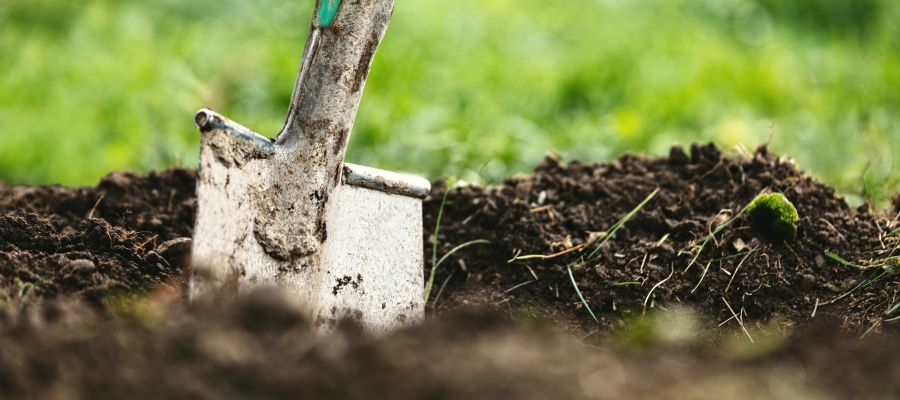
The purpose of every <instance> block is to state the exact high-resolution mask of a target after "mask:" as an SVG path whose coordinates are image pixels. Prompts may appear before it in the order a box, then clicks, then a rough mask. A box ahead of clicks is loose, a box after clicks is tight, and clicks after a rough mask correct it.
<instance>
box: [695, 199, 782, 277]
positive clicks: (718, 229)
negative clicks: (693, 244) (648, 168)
mask: <svg viewBox="0 0 900 400" xmlns="http://www.w3.org/2000/svg"><path fill="white" fill-rule="evenodd" d="M763 193H765V189H763V190H762V191H760V192H759V194H760V195H762V194H763ZM758 196H759V195H757V197H758ZM750 204H753V203H752V202H751V203H750ZM750 204H747V205H746V206H744V208H742V209H741V211H740V212H738V213H737V214H736V215H735V216H733V217H731V219H729V220H728V221H725V222H724V223H723V224H722V225H719V226H718V227H716V229H715V230H714V231H713V232H712V233H710V234H709V235H706V237H705V238H703V240H702V241H701V242H700V246H699V248H698V249H697V254H695V255H694V258H693V259H692V260H691V262H690V263H688V266H687V267H685V268H684V272H687V270H688V269H690V268H691V266H692V265H694V263H695V262H697V259H698V258H700V253H703V249H704V248H705V247H706V244H707V243H709V241H710V239H712V238H713V237H715V236H716V235H717V234H719V232H721V231H722V230H723V229H725V228H726V227H728V225H731V223H732V222H734V221H735V220H736V219H738V218H739V217H740V216H741V215H743V214H744V212H746V211H747V208H748V207H750ZM681 250H682V251H684V249H681ZM682 251H679V252H678V254H681V253H682Z"/></svg>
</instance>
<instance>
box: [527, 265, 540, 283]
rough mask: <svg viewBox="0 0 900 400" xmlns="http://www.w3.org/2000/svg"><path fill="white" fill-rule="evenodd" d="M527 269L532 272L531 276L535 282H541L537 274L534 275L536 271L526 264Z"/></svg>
mask: <svg viewBox="0 0 900 400" xmlns="http://www.w3.org/2000/svg"><path fill="white" fill-rule="evenodd" d="M525 268H528V272H531V276H533V277H534V280H536V281H539V280H540V279H538V276H537V274H536V273H534V270H533V269H531V266H529V265H528V264H525Z"/></svg>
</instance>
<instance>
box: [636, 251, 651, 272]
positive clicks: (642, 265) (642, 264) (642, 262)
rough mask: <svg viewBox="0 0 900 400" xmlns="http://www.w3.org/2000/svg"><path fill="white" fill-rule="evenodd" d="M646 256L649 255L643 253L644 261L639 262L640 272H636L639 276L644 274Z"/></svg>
mask: <svg viewBox="0 0 900 400" xmlns="http://www.w3.org/2000/svg"><path fill="white" fill-rule="evenodd" d="M648 254H650V253H644V261H641V270H640V272H638V273H639V274H643V273H644V264H646V263H647V255H648Z"/></svg>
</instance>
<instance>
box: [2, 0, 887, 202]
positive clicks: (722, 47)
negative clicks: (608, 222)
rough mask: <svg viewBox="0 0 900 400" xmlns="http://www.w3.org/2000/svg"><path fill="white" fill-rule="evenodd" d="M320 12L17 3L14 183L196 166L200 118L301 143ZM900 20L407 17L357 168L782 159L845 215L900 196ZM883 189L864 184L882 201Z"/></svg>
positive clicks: (386, 66)
mask: <svg viewBox="0 0 900 400" xmlns="http://www.w3.org/2000/svg"><path fill="white" fill-rule="evenodd" d="M312 4H313V2H312V0H308V1H274V0H260V1H254V2H250V1H236V0H224V1H218V2H213V1H209V0H199V1H193V2H176V1H174V0H161V1H157V2H140V1H137V0H119V1H112V0H86V1H83V2H77V3H72V2H65V1H62V0H42V1H37V2H35V1H26V0H11V1H9V0H8V1H5V2H2V3H0V54H3V55H4V56H3V57H0V180H3V181H6V182H12V183H34V184H39V183H57V182H58V183H64V184H69V185H77V184H94V183H96V181H97V180H98V179H99V178H100V177H101V176H103V175H104V174H106V173H108V172H109V171H112V170H123V169H129V170H136V171H147V170H149V169H153V168H163V167H166V166H169V165H173V164H177V165H184V166H193V165H196V162H197V155H198V149H199V135H198V133H197V132H196V130H195V129H194V127H193V125H192V118H191V117H192V115H193V113H194V112H195V111H196V110H197V109H199V108H200V107H204V106H208V107H211V108H213V109H215V110H217V111H219V112H221V113H223V114H225V115H227V116H229V117H230V118H232V119H234V120H236V121H239V122H240V123H242V124H244V125H246V126H248V127H250V128H251V129H254V130H256V131H258V132H260V133H262V134H264V135H269V136H272V135H274V134H275V133H276V132H277V131H278V130H279V129H280V128H281V124H282V123H283V122H284V116H285V112H286V110H287V103H288V101H289V99H290V93H291V89H292V87H293V82H294V77H295V74H296V72H297V68H298V66H299V62H300V57H301V54H300V52H301V49H302V46H303V41H304V37H305V35H306V29H307V26H308V22H309V18H310V12H311V9H312ZM898 20H900V2H897V1H894V0H858V1H853V2H847V1H838V0H797V1H792V2H787V3H785V2H781V1H776V0H764V1H760V2H758V3H757V2H752V1H748V0H650V1H645V2H629V1H624V0H605V1H604V0H572V1H565V2H547V1H539V0H455V1H426V0H397V6H396V9H395V11H394V16H393V20H392V23H391V27H390V29H389V30H388V33H387V36H386V38H385V41H384V43H383V44H382V46H381V48H380V50H379V52H378V55H377V56H376V58H375V62H374V65H373V67H372V71H371V73H370V75H369V81H368V83H367V85H366V92H365V95H364V97H363V102H362V104H361V106H360V110H359V114H358V118H357V121H356V125H355V127H354V131H353V134H352V136H351V142H350V145H349V150H348V155H347V159H348V161H350V162H355V163H361V164H366V165H371V166H375V167H381V168H386V169H393V170H402V171H410V172H417V173H420V174H424V175H426V176H428V177H430V178H433V177H436V176H439V175H453V176H458V177H460V178H462V179H465V180H467V181H475V182H498V181H500V180H501V179H502V178H504V177H507V176H510V175H512V174H514V173H516V172H528V171H530V170H531V168H532V167H533V166H534V165H535V164H536V163H537V162H538V161H539V160H540V159H541V157H542V156H543V154H544V153H545V151H546V150H547V149H549V148H554V149H557V150H558V151H560V152H561V153H562V154H563V155H564V156H565V157H566V158H567V159H579V160H582V161H607V160H610V159H612V158H614V157H617V156H618V155H620V154H622V153H624V152H642V153H646V154H650V155H663V154H666V153H667V149H668V147H669V146H670V145H671V144H672V143H674V142H679V143H682V144H689V143H690V142H692V141H708V140H715V141H716V142H717V143H719V144H720V146H722V147H726V148H727V147H730V146H735V145H738V144H741V143H743V144H744V145H746V146H747V147H749V148H752V147H753V146H755V145H756V144H758V143H761V142H764V141H765V140H766V138H767V137H768V135H769V126H771V125H772V123H773V121H774V122H775V128H774V131H775V135H774V138H773V140H772V144H771V148H772V150H773V151H775V152H776V153H779V154H783V155H786V156H789V157H792V158H795V159H796V160H797V161H798V163H799V165H800V167H801V168H802V169H804V170H807V171H809V172H811V173H812V174H813V176H815V177H817V178H819V179H822V180H825V181H827V182H830V183H833V184H835V185H836V186H837V187H838V188H839V189H840V191H841V193H842V194H845V195H852V196H854V198H853V199H854V201H855V202H859V201H860V199H862V198H868V199H875V200H876V201H877V202H878V203H879V204H880V205H884V204H885V199H886V198H888V197H889V195H890V191H891V190H895V189H894V188H896V187H897V185H898V183H900V172H893V171H900V145H898V143H900V91H898V90H897V88H898V87H900V24H897V23H896V21H898ZM863 175H865V176H864V179H865V184H863Z"/></svg>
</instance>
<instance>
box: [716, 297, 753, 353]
mask: <svg viewBox="0 0 900 400" xmlns="http://www.w3.org/2000/svg"><path fill="white" fill-rule="evenodd" d="M722 301H724V302H725V306H726V307H728V311H731V316H732V317H733V318H734V319H736V320H737V322H738V324H740V325H741V329H743V330H744V333H746V334H747V339H750V343H755V342H753V337H751V336H750V332H748V331H747V328H746V327H744V321H743V318H739V317H738V316H737V314H735V313H734V310H732V309H731V304H728V300H725V298H724V297H723V298H722Z"/></svg>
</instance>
